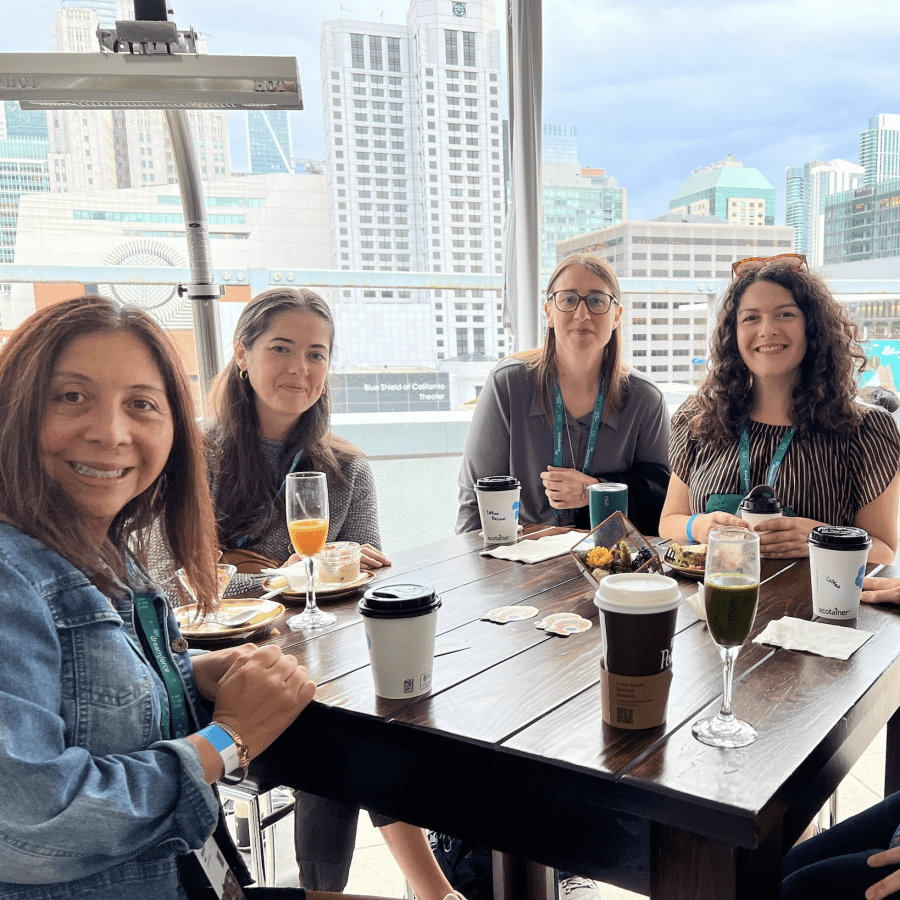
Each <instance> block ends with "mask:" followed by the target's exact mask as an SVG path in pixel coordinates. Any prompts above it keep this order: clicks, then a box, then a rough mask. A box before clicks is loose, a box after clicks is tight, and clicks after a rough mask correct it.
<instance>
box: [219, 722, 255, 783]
mask: <svg viewBox="0 0 900 900" xmlns="http://www.w3.org/2000/svg"><path fill="white" fill-rule="evenodd" d="M212 724H213V725H214V726H215V727H216V728H221V729H222V731H224V732H225V733H226V734H227V735H228V736H229V737H230V738H231V740H232V741H233V742H234V748H235V750H236V752H237V756H238V764H237V766H235V767H234V768H233V769H231V770H227V771H226V774H227V773H228V772H234V771H235V770H237V769H239V770H240V780H241V781H243V780H244V779H245V778H246V777H247V775H248V774H249V769H250V748H249V747H248V746H247V745H246V744H245V743H244V740H243V738H242V737H241V736H240V735H239V734H238V733H237V732H236V731H235V730H234V729H233V728H232V727H231V726H230V725H226V724H225V723H224V722H213V723H212Z"/></svg>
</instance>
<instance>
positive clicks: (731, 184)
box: [669, 153, 775, 226]
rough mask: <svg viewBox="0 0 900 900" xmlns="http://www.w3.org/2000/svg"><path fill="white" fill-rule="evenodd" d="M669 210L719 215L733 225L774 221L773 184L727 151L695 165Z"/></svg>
mask: <svg viewBox="0 0 900 900" xmlns="http://www.w3.org/2000/svg"><path fill="white" fill-rule="evenodd" d="M669 212H670V213H684V214H685V215H702V216H719V217H720V218H722V219H726V220H727V221H728V222H730V223H731V224H733V225H755V226H760V225H774V224H775V188H773V187H772V185H771V184H769V182H768V180H767V179H766V177H765V176H764V175H763V174H762V172H760V171H759V169H753V168H749V167H745V166H744V164H743V163H742V162H740V161H738V160H737V159H735V157H734V155H733V154H730V153H729V154H728V156H726V157H725V159H724V160H722V161H720V162H715V163H712V165H709V166H704V167H703V168H700V169H694V171H693V172H691V177H690V178H688V180H687V181H685V182H684V184H682V185H681V187H680V188H678V190H677V191H676V193H675V196H674V197H673V198H672V199H671V200H670V201H669Z"/></svg>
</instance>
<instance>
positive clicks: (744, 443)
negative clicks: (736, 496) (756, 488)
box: [740, 422, 797, 496]
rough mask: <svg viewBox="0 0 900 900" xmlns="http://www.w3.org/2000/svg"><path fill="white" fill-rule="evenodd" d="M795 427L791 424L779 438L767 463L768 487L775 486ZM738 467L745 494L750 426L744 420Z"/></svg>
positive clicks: (747, 488)
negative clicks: (770, 459)
mask: <svg viewBox="0 0 900 900" xmlns="http://www.w3.org/2000/svg"><path fill="white" fill-rule="evenodd" d="M796 430H797V429H796V428H794V427H793V426H791V427H790V428H789V429H788V430H787V433H786V434H785V436H784V437H783V438H782V439H781V443H780V444H779V445H778V449H777V450H776V451H775V455H774V456H773V457H772V462H770V463H769V470H768V472H766V484H767V485H768V486H769V487H775V479H776V478H777V477H778V470H779V469H780V468H781V463H782V462H783V461H784V457H785V454H786V453H787V451H788V447H789V446H790V445H791V439H792V438H793V437H794V433H795V432H796ZM740 467H741V492H742V493H743V494H744V496H746V495H747V494H749V493H750V488H751V487H753V485H751V484H750V426H749V425H748V424H747V423H746V422H745V423H744V425H743V427H742V428H741V440H740Z"/></svg>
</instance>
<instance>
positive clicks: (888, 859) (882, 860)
mask: <svg viewBox="0 0 900 900" xmlns="http://www.w3.org/2000/svg"><path fill="white" fill-rule="evenodd" d="M869 865H870V866H872V867H873V868H877V867H878V866H896V865H900V847H891V849H890V850H882V851H881V853H875V854H873V855H872V856H870V857H869ZM896 891H900V872H891V874H890V875H888V876H887V878H882V879H881V881H878V882H876V883H875V884H873V885H872V887H870V888H869V889H868V890H867V891H866V900H881V898H882V897H890V896H891V894H893V893H895V892H896Z"/></svg>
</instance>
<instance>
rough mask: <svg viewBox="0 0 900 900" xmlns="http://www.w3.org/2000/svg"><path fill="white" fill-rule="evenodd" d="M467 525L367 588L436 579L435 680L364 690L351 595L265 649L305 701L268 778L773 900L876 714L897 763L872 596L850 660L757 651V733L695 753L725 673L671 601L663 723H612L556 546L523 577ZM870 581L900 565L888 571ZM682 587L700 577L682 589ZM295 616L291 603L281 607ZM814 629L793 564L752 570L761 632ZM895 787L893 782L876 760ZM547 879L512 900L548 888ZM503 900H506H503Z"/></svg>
mask: <svg viewBox="0 0 900 900" xmlns="http://www.w3.org/2000/svg"><path fill="white" fill-rule="evenodd" d="M481 549H482V544H481V540H480V539H479V538H478V537H477V536H476V535H474V534H472V535H462V536H457V537H453V538H448V539H447V540H443V541H440V542H438V543H435V544H430V545H426V546H423V547H419V548H417V549H415V550H410V551H407V552H404V553H401V554H398V555H397V557H396V558H395V559H394V560H393V565H392V566H391V567H390V568H388V569H385V570H382V571H380V572H379V573H378V575H377V576H376V581H375V582H373V583H375V584H377V583H391V582H413V583H416V584H424V585H430V586H433V587H434V588H435V589H436V590H437V591H438V593H439V594H440V595H441V598H442V607H441V610H440V613H439V617H438V637H437V643H436V660H435V669H434V681H433V689H432V691H431V693H430V694H428V695H426V696H423V697H419V698H415V699H411V700H383V699H380V698H378V697H376V696H375V693H374V688H373V684H372V676H371V672H370V670H369V666H368V655H367V650H366V642H365V636H364V631H363V625H362V620H361V617H360V616H359V614H358V612H357V610H356V604H357V602H358V600H359V595H358V594H357V595H353V596H350V597H344V598H339V599H337V598H335V599H331V600H328V599H324V600H323V601H322V603H321V605H322V606H323V608H326V609H329V610H331V611H333V612H336V613H337V615H338V621H337V623H336V624H335V625H334V626H332V627H330V628H328V629H325V630H315V631H311V632H307V633H295V632H290V631H288V630H287V629H286V628H285V627H284V623H283V622H281V621H279V622H278V623H276V627H275V629H274V632H273V634H272V635H271V637H270V639H271V640H273V641H275V642H276V643H278V644H280V645H281V646H282V647H283V648H284V650H285V651H286V652H290V653H292V654H294V655H296V656H297V657H298V659H299V660H300V661H301V662H302V663H303V664H304V665H306V666H307V667H308V669H309V671H310V674H311V677H312V678H313V679H314V680H315V681H316V682H317V683H318V685H319V688H318V691H317V693H316V699H315V701H314V702H313V703H312V704H311V706H310V707H309V708H308V709H307V710H306V711H305V712H304V713H303V714H302V715H301V716H300V718H299V719H298V720H297V722H296V723H294V725H293V726H291V728H290V729H289V730H288V731H287V732H286V733H285V734H284V735H283V736H282V738H280V739H279V740H278V741H277V742H276V743H275V744H274V745H273V746H272V747H271V748H270V749H269V750H268V751H267V752H266V753H265V754H263V755H262V756H261V757H260V758H259V759H258V760H256V761H255V762H254V767H253V768H254V771H255V772H256V773H257V774H259V775H261V776H263V777H265V778H268V779H270V780H272V781H276V782H278V783H281V784H285V785H288V786H290V787H295V788H302V789H304V790H307V791H311V792H313V793H318V794H321V795H323V796H327V797H331V798H333V799H337V800H342V801H345V802H350V803H354V804H359V805H361V806H365V807H367V808H370V809H373V810H376V811H378V812H380V813H383V814H385V815H388V816H394V817H396V818H399V819H403V820H405V821H408V822H412V823H415V824H418V825H422V826H424V827H430V828H434V829H436V830H440V831H444V832H446V833H449V834H453V835H455V836H459V837H466V838H471V839H476V840H481V841H484V842H486V843H487V844H489V845H490V846H491V847H493V848H495V849H496V850H497V851H500V852H501V853H502V854H506V856H501V857H495V859H500V860H501V861H505V862H504V865H506V864H510V869H509V871H510V872H512V871H514V870H515V866H514V865H512V863H514V862H515V861H516V860H530V861H533V862H535V863H538V864H541V865H545V866H553V867H556V868H560V869H566V870H568V871H572V872H577V873H578V874H582V875H587V876H592V877H596V878H599V879H600V880H603V881H606V882H609V883H613V884H618V885H620V886H622V887H625V888H628V889H630V890H634V891H638V892H641V893H648V894H650V896H652V897H659V898H666V900H680V898H685V900H687V898H690V900H697V898H704V897H710V898H717V900H719V898H730V897H741V898H751V897H752V898H766V897H772V898H775V897H777V896H778V868H779V865H780V860H781V857H782V854H783V852H784V848H785V847H789V846H790V845H791V844H792V843H793V841H794V840H796V838H797V837H798V836H799V834H800V832H801V831H802V830H803V828H804V827H805V825H806V824H807V823H808V822H809V820H810V819H811V818H812V816H813V815H814V813H815V812H816V811H817V810H818V809H819V808H820V807H821V806H822V805H823V804H824V803H825V802H826V801H827V799H828V797H829V796H830V795H831V793H832V792H833V791H834V790H835V788H836V787H837V785H838V784H839V783H840V781H841V780H842V779H843V778H844V776H845V775H846V774H847V772H848V771H849V770H850V768H851V767H852V766H853V764H854V763H855V762H856V761H857V760H858V759H859V757H860V756H861V754H862V753H863V751H864V750H865V749H866V747H867V746H868V745H869V743H870V742H871V741H872V740H873V738H874V737H875V736H876V735H877V734H878V732H879V731H880V729H881V728H882V727H883V726H884V725H885V724H886V723H888V724H889V729H888V758H889V759H890V758H891V757H892V756H898V757H900V754H898V753H896V752H892V751H898V750H900V741H898V737H900V716H897V715H896V712H897V709H898V707H900V615H898V614H897V612H895V611H894V609H893V608H891V607H874V606H868V605H863V607H862V610H861V612H860V616H859V619H858V624H857V627H859V628H861V629H864V630H866V631H870V632H872V633H873V637H872V638H870V639H869V640H868V641H867V642H866V643H865V644H864V645H863V646H862V647H861V648H860V649H859V650H858V651H857V652H856V653H855V654H853V656H852V657H851V658H850V659H849V660H847V661H841V660H835V659H828V658H823V657H819V656H814V655H812V654H807V653H800V652H796V651H788V650H782V649H776V648H773V647H768V646H764V645H760V644H754V643H751V642H749V641H748V643H747V644H746V645H745V646H744V648H743V650H742V651H741V653H740V656H739V657H738V660H737V664H736V668H735V687H734V709H735V714H736V715H738V716H739V717H741V718H744V719H746V720H748V721H750V722H752V723H753V724H754V725H755V726H756V728H757V730H758V732H759V739H758V740H757V741H756V743H754V744H752V745H751V746H749V747H746V748H743V749H740V750H728V751H726V750H717V749H713V748H710V747H706V746H704V745H702V744H700V743H699V742H698V741H696V740H695V739H694V738H693V736H692V735H691V725H692V724H693V722H694V721H696V720H697V719H698V718H700V717H701V716H704V715H711V714H715V712H716V711H717V710H718V707H719V705H720V703H721V694H722V666H721V660H720V656H719V653H718V650H717V649H716V647H715V645H714V644H713V643H712V640H711V639H710V637H709V634H708V632H707V629H706V626H705V625H704V623H703V622H702V621H700V620H698V618H697V616H696V615H694V613H693V612H692V611H691V609H690V607H689V606H688V605H687V604H686V603H685V604H682V607H681V609H680V611H679V616H678V623H677V633H676V637H675V642H674V647H673V673H674V679H673V682H672V688H671V694H670V701H669V708H668V715H667V719H666V722H665V724H664V725H662V726H659V727H657V728H652V729H648V730H645V731H625V730H621V729H617V728H614V727H611V726H609V725H606V724H605V723H604V722H603V721H602V718H601V711H600V686H599V681H600V678H599V675H600V670H599V665H600V656H601V643H602V641H601V630H600V628H599V625H598V622H597V610H596V608H595V606H594V604H593V590H592V588H591V586H590V585H589V583H588V581H587V580H586V579H585V578H584V577H583V576H582V575H581V574H580V573H579V570H578V569H577V567H576V565H575V562H574V560H573V559H572V558H571V557H570V556H569V555H568V554H567V555H566V556H563V557H558V558H556V559H553V560H549V561H547V562H544V563H538V564H534V565H524V564H521V563H516V562H509V561H505V560H499V559H494V558H492V557H485V556H481V555H480V552H479V551H480V550H481ZM882 574H894V575H898V574H900V573H897V572H891V571H889V570H887V571H885V572H884V573H882ZM679 581H680V583H681V586H682V591H683V595H684V596H685V597H688V596H689V595H690V594H692V593H694V592H695V591H696V588H697V583H696V582H692V581H690V580H688V579H684V578H679ZM514 603H527V604H530V605H533V606H536V607H538V609H539V611H540V612H539V614H538V617H537V618H542V617H543V616H544V615H546V614H548V613H551V612H561V611H567V612H576V613H579V614H581V615H582V616H584V617H586V618H589V619H590V620H591V621H592V622H593V624H594V627H592V628H591V629H590V630H588V631H586V632H583V633H581V634H576V635H573V636H570V637H568V638H561V637H557V636H554V635H548V634H546V633H544V632H543V631H540V630H538V629H537V628H535V627H534V624H535V621H536V619H528V620H524V621H520V622H511V623H508V624H506V625H498V624H495V623H492V622H486V621H482V620H481V616H482V615H484V613H486V612H487V611H489V610H491V609H493V608H495V607H498V606H503V605H506V604H514ZM296 611H297V610H289V611H288V615H290V614H292V613H294V612H296ZM785 615H789V616H797V617H799V618H804V619H810V618H812V604H811V598H810V577H809V565H808V562H807V561H806V560H787V561H774V560H766V561H764V562H763V583H762V585H761V588H760V602H759V609H758V612H757V616H756V621H755V624H754V627H753V635H754V636H755V635H756V634H758V633H759V632H761V631H762V630H763V629H764V628H765V626H766V625H767V624H768V623H769V622H770V621H772V620H775V619H779V618H781V617H782V616H785ZM885 781H886V785H885V786H886V791H888V790H890V791H892V790H897V789H898V788H900V771H898V768H897V767H896V766H894V765H889V766H888V767H887V772H886V776H885ZM542 890H543V889H542V888H541V889H538V888H534V889H532V888H528V889H527V890H525V891H524V892H520V893H519V896H522V895H523V893H524V894H527V895H528V896H534V897H537V896H541V891H542ZM500 895H501V896H502V895H503V894H502V892H501V893H500Z"/></svg>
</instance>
